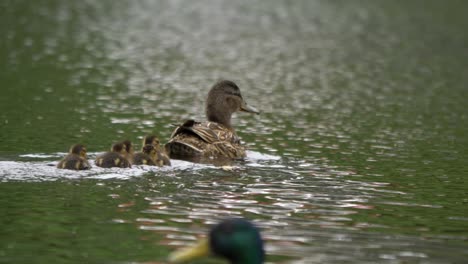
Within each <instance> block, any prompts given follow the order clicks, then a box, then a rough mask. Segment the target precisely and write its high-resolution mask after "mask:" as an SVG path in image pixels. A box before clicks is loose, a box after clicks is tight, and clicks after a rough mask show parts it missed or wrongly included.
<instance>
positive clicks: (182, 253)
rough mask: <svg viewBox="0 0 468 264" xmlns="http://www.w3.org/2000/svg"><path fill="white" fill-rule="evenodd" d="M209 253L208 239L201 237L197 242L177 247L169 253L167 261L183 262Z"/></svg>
mask: <svg viewBox="0 0 468 264" xmlns="http://www.w3.org/2000/svg"><path fill="white" fill-rule="evenodd" d="M208 255H210V245H209V241H208V239H206V238H205V239H202V240H201V241H199V242H198V243H197V244H195V245H193V246H191V247H186V248H182V249H179V250H177V251H175V252H172V253H171V254H170V255H169V258H168V260H169V262H171V263H183V262H186V261H189V260H194V259H198V258H201V257H206V256H208Z"/></svg>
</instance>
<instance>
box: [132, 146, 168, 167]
mask: <svg viewBox="0 0 468 264" xmlns="http://www.w3.org/2000/svg"><path fill="white" fill-rule="evenodd" d="M157 155H158V154H157V150H156V148H155V147H154V146H153V145H151V144H146V145H145V146H143V148H141V152H137V153H136V154H135V155H134V156H133V164H134V165H150V166H162V165H160V164H159V163H156V162H155V160H156V159H157Z"/></svg>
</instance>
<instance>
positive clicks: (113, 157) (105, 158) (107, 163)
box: [95, 142, 131, 168]
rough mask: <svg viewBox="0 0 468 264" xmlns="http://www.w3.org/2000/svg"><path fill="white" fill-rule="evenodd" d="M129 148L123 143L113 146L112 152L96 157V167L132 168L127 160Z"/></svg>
mask: <svg viewBox="0 0 468 264" xmlns="http://www.w3.org/2000/svg"><path fill="white" fill-rule="evenodd" d="M126 155H127V147H126V146H125V144H124V143H123V142H119V143H115V144H114V145H112V148H111V151H110V152H106V153H104V154H101V155H99V156H97V157H96V161H95V162H96V165H97V166H99V167H102V168H112V167H118V168H130V167H131V164H130V162H129V161H128V160H127V158H126Z"/></svg>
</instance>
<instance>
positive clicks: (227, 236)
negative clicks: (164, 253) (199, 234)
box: [169, 218, 265, 264]
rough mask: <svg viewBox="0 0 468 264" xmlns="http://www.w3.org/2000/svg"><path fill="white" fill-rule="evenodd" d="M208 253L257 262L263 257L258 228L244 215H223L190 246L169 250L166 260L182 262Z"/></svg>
mask: <svg viewBox="0 0 468 264" xmlns="http://www.w3.org/2000/svg"><path fill="white" fill-rule="evenodd" d="M209 254H212V255H217V256H219V257H222V258H224V259H226V260H228V261H229V262H230V263H233V264H261V263H263V261H264V259H265V250H264V249H263V241H262V238H261V236H260V232H259V231H258V229H257V228H256V227H255V226H254V225H253V224H252V223H250V222H249V221H247V220H245V219H240V218H235V219H227V220H224V221H222V222H221V223H219V224H217V225H216V226H214V227H213V228H212V229H211V230H210V232H209V235H208V237H207V238H206V239H202V240H201V241H200V242H199V243H197V244H196V245H194V246H192V247H188V248H183V249H180V250H177V251H175V252H173V253H172V254H171V255H170V256H169V261H170V262H174V263H181V262H186V261H189V260H193V259H196V258H200V257H204V256H207V255H209Z"/></svg>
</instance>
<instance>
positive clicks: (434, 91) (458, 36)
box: [0, 0, 468, 263]
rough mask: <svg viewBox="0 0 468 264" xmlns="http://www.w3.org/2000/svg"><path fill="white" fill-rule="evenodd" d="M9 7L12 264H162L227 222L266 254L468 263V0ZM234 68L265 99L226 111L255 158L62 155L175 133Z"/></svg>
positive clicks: (0, 76) (0, 165)
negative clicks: (88, 165)
mask: <svg viewBox="0 0 468 264" xmlns="http://www.w3.org/2000/svg"><path fill="white" fill-rule="evenodd" d="M0 7H1V10H2V11H0V12H1V15H0V28H1V29H2V32H3V41H2V42H1V43H2V44H0V58H1V59H2V60H1V61H2V63H1V64H0V67H1V68H0V85H1V87H2V96H0V131H1V133H0V145H1V147H0V182H1V183H0V203H1V204H2V205H3V206H1V208H0V214H1V215H2V218H1V219H0V227H1V228H0V262H15V263H18V262H32V260H35V261H38V262H52V263H57V262H61V263H66V262H70V263H84V262H104V263H105V262H109V261H110V262H113V261H122V262H125V263H126V262H145V261H153V260H154V261H163V260H164V258H165V257H166V256H167V253H168V251H170V250H172V249H173V248H174V247H179V246H182V245H186V244H188V243H191V242H192V241H194V240H195V239H196V238H197V237H198V236H200V235H203V234H204V232H205V231H206V230H207V229H208V227H209V226H210V225H212V224H214V223H215V222H216V221H218V220H219V219H221V218H223V217H226V216H244V217H248V218H250V219H252V220H253V221H254V222H255V223H256V224H258V226H259V227H260V228H261V229H262V232H263V234H264V237H265V239H266V241H267V253H268V255H269V257H268V261H269V262H271V263H283V262H292V263H337V262H338V263H347V262H348V263H376V262H387V263H401V262H410V263H412V262H424V263H440V262H451V263H462V262H463V261H464V260H466V259H467V258H468V255H467V254H468V253H467V251H466V247H467V241H468V229H467V221H468V215H467V213H466V209H465V207H466V204H467V203H468V200H467V198H466V190H467V188H468V186H467V185H466V181H465V175H466V172H467V171H468V169H467V165H466V160H468V153H467V151H466V146H467V145H468V137H467V136H466V135H468V130H467V129H468V118H467V117H468V112H467V108H466V98H467V96H468V94H467V90H466V85H465V84H466V83H468V79H467V75H466V74H465V72H464V69H466V68H467V65H466V63H467V61H468V60H467V58H466V55H465V54H467V53H466V45H465V44H466V42H467V40H468V39H467V35H466V34H465V31H466V27H467V26H468V20H467V19H466V16H465V12H464V10H466V4H465V3H464V2H462V1H459V2H450V3H445V2H444V3H442V2H439V1H424V3H422V2H420V1H414V2H411V3H406V2H405V3H400V2H374V1H366V0H364V1H361V2H359V3H356V2H348V1H332V2H330V1H295V2H294V3H290V2H285V1H269V2H260V1H236V2H230V1H204V0H203V1H196V2H186V1H137V2H134V1H132V2H126V1H99V2H95V1H80V2H62V1H53V0H50V1H45V2H43V3H42V2H41V3H40V4H39V3H36V2H21V1H15V2H9V1H3V2H1V3H0ZM224 78H225V79H232V80H233V81H235V82H236V83H237V84H238V85H239V87H240V89H241V90H242V93H243V96H244V97H245V99H246V101H247V102H248V103H249V104H251V105H254V106H255V107H256V108H259V109H261V110H262V115H259V116H251V115H244V114H242V113H239V114H237V115H236V116H235V117H234V120H233V123H234V125H235V127H236V130H237V132H238V134H239V136H241V137H242V140H243V141H245V142H246V145H247V146H248V147H249V149H250V150H251V151H250V152H249V153H248V158H247V159H246V160H245V161H236V162H234V163H233V164H232V167H224V168H223V167H218V166H213V165H208V164H194V163H189V162H183V161H174V162H173V164H174V166H173V167H171V168H152V167H147V166H142V167H136V168H132V169H128V170H124V169H102V168H93V169H92V170H90V171H81V172H73V171H64V170H58V169H56V168H55V167H54V166H53V165H54V164H56V162H57V161H58V160H59V159H60V158H61V157H62V156H63V155H64V154H65V153H62V152H61V151H65V150H66V148H67V147H68V146H69V145H71V144H73V143H75V142H81V143H84V144H85V145H86V146H87V148H88V150H89V151H90V152H91V160H92V158H93V156H95V155H96V154H97V153H100V152H102V151H104V150H106V149H108V148H109V146H110V145H111V144H112V143H113V142H115V141H119V140H122V139H126V138H128V139H131V140H133V141H134V142H139V141H140V140H141V137H142V136H143V135H145V134H150V133H151V134H152V133H155V134H157V135H158V136H159V137H160V138H161V139H162V141H165V139H167V138H168V137H169V135H170V133H171V131H172V130H173V127H172V124H180V123H181V122H182V121H184V120H186V119H197V120H203V119H204V116H203V113H204V111H203V103H204V98H205V96H206V93H207V91H208V89H209V87H211V85H212V84H213V83H215V82H216V81H217V80H219V79H224ZM44 226H47V228H44ZM31 252H32V253H31ZM34 252H41V254H33V253H34ZM45 252H47V253H45Z"/></svg>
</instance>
